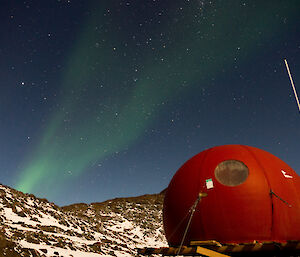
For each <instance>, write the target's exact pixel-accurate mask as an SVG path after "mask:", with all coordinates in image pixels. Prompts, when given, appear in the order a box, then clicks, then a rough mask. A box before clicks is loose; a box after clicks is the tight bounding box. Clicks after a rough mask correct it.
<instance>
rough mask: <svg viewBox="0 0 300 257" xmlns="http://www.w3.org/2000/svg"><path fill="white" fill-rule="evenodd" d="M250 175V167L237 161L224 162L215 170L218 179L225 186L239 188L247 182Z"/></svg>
mask: <svg viewBox="0 0 300 257" xmlns="http://www.w3.org/2000/svg"><path fill="white" fill-rule="evenodd" d="M248 175H249V170H248V167H247V166H246V165H245V164H244V163H242V162H241V161H237V160H226V161H223V162H221V163H219V164H218V166H217V167H216V168H215V177H216V179H217V180H218V181H219V182H220V183H221V184H223V185H225V186H238V185H240V184H242V183H243V182H245V180H246V179H247V177H248Z"/></svg>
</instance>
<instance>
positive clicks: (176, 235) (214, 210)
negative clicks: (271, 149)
mask: <svg viewBox="0 0 300 257" xmlns="http://www.w3.org/2000/svg"><path fill="white" fill-rule="evenodd" d="M199 193H204V194H205V193H206V194H207V196H206V197H203V198H201V201H200V202H198V203H197V198H198V195H199ZM195 203H196V208H195V212H194V214H193V217H192V219H191V223H190V226H189V227H188V230H187V234H186V237H185V241H184V244H185V245H189V243H190V242H191V241H199V240H200V241H201V240H203V241H204V240H216V241H218V242H220V243H225V244H227V243H237V244H240V243H247V242H253V241H254V240H256V241H258V242H266V241H274V242H279V243H282V242H286V241H288V240H298V241H299V240H300V179H299V176H298V175H297V174H296V172H295V171H294V170H293V169H292V168H291V167H289V166H288V165H287V164H286V163H285V162H283V161H282V160H280V159H279V158H277V157H275V156H274V155H272V154H270V153H268V152H266V151H263V150H260V149H258V148H254V147H250V146H244V145H225V146H217V147H213V148H211V149H208V150H205V151H203V152H201V153H199V154H197V155H195V156H194V157H193V158H191V159H190V160H188V161H187V162H186V163H185V164H184V165H183V166H182V167H181V168H180V169H179V170H178V171H177V172H176V174H175V175H174V177H173V179H172V180H171V182H170V184H169V186H168V188H167V190H166V195H165V200H164V209H163V221H164V229H165V234H166V237H167V240H168V242H169V244H170V245H171V246H172V245H173V246H178V245H179V244H180V243H181V240H182V238H183V235H184V232H185V230H186V228H187V224H188V220H189V217H190V215H191V211H190V210H191V207H192V206H193V205H195Z"/></svg>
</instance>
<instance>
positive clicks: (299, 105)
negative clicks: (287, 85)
mask: <svg viewBox="0 0 300 257" xmlns="http://www.w3.org/2000/svg"><path fill="white" fill-rule="evenodd" d="M284 63H285V66H286V69H287V71H288V74H289V77H290V81H291V84H292V88H293V91H294V95H295V98H296V101H297V105H298V108H299V112H300V103H299V99H298V95H297V91H296V88H295V86H294V82H293V79H292V75H291V72H290V68H289V65H288V63H287V60H286V59H284Z"/></svg>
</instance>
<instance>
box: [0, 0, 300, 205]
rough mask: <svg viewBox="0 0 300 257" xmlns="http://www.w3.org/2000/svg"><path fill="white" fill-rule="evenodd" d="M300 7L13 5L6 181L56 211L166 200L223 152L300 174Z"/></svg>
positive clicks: (161, 0)
mask: <svg viewBox="0 0 300 257" xmlns="http://www.w3.org/2000/svg"><path fill="white" fill-rule="evenodd" d="M299 13H300V1H299V0H294V1H293V0H288V1H286V0H272V1H271V0H267V1H261V0H257V1H255V0H248V1H239V0H212V1H205V0H203V1H201V0H190V1H189V0H145V1H138V0H135V1H133V0H127V1H125V0H105V1H104V0H101V1H100V0H94V1H89V0H77V1H76V0H69V1H67V0H60V1H54V0H48V1H46V0H45V1H40V0H33V1H17V0H2V1H1V8H0V17H1V23H0V29H1V36H0V39H1V40H0V77H1V82H0V83H1V84H0V104H1V109H0V110H1V112H0V125H1V126H0V149H1V152H0V183H2V184H5V185H8V186H11V187H14V188H16V189H18V190H21V191H23V192H27V193H33V194H35V195H36V196H38V197H44V198H47V199H48V200H50V201H52V202H55V203H56V204H58V205H66V204H71V203H75V202H86V203H90V202H99V201H104V200H107V199H111V198H115V197H127V196H137V195H141V194H146V193H158V192H160V191H162V190H163V189H164V188H166V187H167V185H168V183H169V181H170V179H171V178H172V176H173V175H174V173H175V172H176V170H177V169H178V168H179V167H180V166H181V165H182V164H183V163H184V162H185V161H186V160H188V159H189V158H191V157H192V156H193V155H195V154H197V153H199V152H201V151H202V150H205V149H207V148H210V147H213V146H216V145H223V144H246V145H250V146H255V147H259V148H261V149H264V150H266V151H269V152H271V153H273V154H274V155H276V156H278V157H279V158H281V159H283V160H284V161H285V162H287V163H288V164H289V165H290V166H291V167H293V168H294V169H295V170H296V171H298V173H299V174H300V157H299V151H300V145H299V142H300V113H299V110H298V107H297V104H296V100H295V97H294V94H293V90H292V87H291V84H290V81H289V77H288V74H287V71H286V68H285V65H284V58H286V59H287V60H288V63H289V66H290V69H291V73H292V75H293V79H294V82H295V86H296V88H297V89H298V92H299V90H300V32H299V31H300V30H299V28H300V19H299Z"/></svg>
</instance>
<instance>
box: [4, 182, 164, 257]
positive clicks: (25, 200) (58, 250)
mask: <svg viewBox="0 0 300 257" xmlns="http://www.w3.org/2000/svg"><path fill="white" fill-rule="evenodd" d="M162 201H163V195H160V194H158V195H145V196H140V197H134V198H123V199H115V200H110V201H106V202H104V203H94V204H90V205H87V204H74V205H71V206H66V207H63V208H60V207H58V206H56V205H55V204H53V203H49V202H48V201H47V200H45V199H39V198H36V197H35V196H33V195H28V194H23V193H21V192H19V191H16V190H14V189H11V188H9V187H6V186H3V185H0V219H2V222H1V223H2V228H1V230H0V243H1V244H0V245H3V247H2V248H0V253H3V254H6V255H7V256H25V255H26V254H25V253H27V255H26V256H73V257H82V256H86V257H94V256H120V257H121V256H134V255H136V248H143V247H164V246H167V242H166V239H165V237H164V234H163V228H162V217H161V215H162ZM13 253H15V254H16V255H13Z"/></svg>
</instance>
